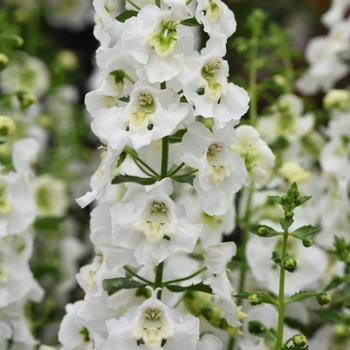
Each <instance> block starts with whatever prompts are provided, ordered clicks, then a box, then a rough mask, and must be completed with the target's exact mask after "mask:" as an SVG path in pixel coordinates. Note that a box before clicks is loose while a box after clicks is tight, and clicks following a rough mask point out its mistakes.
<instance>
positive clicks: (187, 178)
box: [173, 175, 195, 185]
mask: <svg viewBox="0 0 350 350" xmlns="http://www.w3.org/2000/svg"><path fill="white" fill-rule="evenodd" d="M194 178H195V176H194V175H179V176H174V177H173V179H174V180H175V181H177V182H180V183H187V184H190V185H193V180H194Z"/></svg>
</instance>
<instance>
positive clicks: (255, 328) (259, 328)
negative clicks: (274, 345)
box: [248, 320, 276, 342]
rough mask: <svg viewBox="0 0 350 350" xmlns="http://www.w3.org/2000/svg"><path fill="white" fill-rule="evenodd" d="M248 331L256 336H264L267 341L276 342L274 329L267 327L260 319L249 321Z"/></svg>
mask: <svg viewBox="0 0 350 350" xmlns="http://www.w3.org/2000/svg"><path fill="white" fill-rule="evenodd" d="M248 331H249V333H250V334H252V335H255V336H256V337H259V338H263V339H265V340H267V341H272V342H274V341H275V340H276V335H275V333H274V330H273V329H267V328H266V327H265V326H264V325H263V324H262V323H261V322H260V321H255V320H254V321H250V322H248Z"/></svg>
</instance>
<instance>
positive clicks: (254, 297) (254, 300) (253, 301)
mask: <svg viewBox="0 0 350 350" xmlns="http://www.w3.org/2000/svg"><path fill="white" fill-rule="evenodd" d="M248 303H249V304H250V305H253V306H254V305H259V304H261V299H260V297H259V295H258V294H256V293H252V294H249V296H248Z"/></svg>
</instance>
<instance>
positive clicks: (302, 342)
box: [292, 334, 307, 347]
mask: <svg viewBox="0 0 350 350" xmlns="http://www.w3.org/2000/svg"><path fill="white" fill-rule="evenodd" d="M292 343H293V345H294V346H298V347H300V346H302V347H305V346H306V345H307V338H306V337H305V335H304V334H297V335H295V336H294V337H293V338H292Z"/></svg>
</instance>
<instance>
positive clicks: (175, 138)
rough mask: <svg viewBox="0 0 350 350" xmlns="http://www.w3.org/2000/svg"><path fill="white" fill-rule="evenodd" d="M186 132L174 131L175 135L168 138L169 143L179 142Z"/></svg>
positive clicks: (181, 130) (182, 130)
mask: <svg viewBox="0 0 350 350" xmlns="http://www.w3.org/2000/svg"><path fill="white" fill-rule="evenodd" d="M186 131H187V130H186V129H180V130H178V131H176V133H175V134H174V135H171V136H169V143H179V142H181V141H182V138H183V136H184V135H185V133H186Z"/></svg>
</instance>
